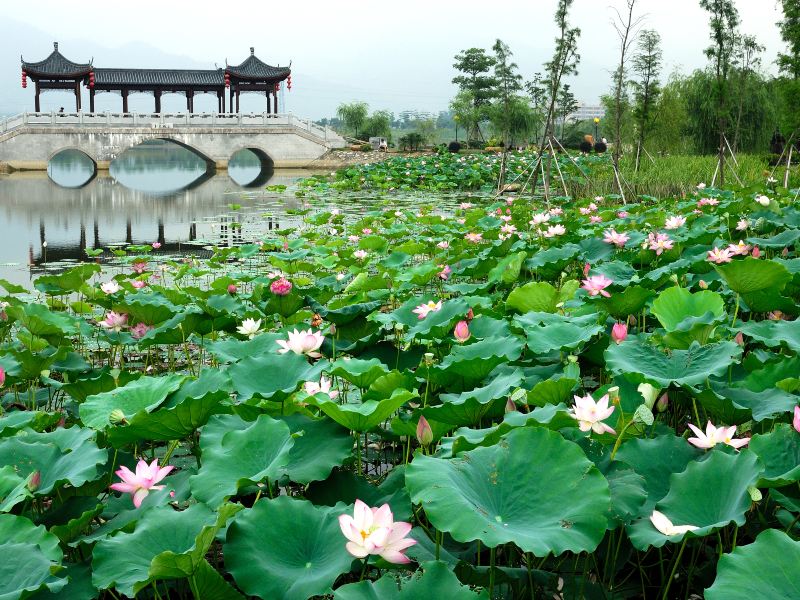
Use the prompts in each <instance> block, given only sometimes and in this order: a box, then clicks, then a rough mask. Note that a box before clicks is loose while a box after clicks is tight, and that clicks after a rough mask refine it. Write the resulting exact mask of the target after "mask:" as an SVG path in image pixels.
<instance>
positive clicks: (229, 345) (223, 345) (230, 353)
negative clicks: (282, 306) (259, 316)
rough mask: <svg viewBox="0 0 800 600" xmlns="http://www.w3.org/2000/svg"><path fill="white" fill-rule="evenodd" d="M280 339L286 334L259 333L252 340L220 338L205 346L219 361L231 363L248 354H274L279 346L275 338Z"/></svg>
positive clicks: (284, 337)
mask: <svg viewBox="0 0 800 600" xmlns="http://www.w3.org/2000/svg"><path fill="white" fill-rule="evenodd" d="M282 339H286V336H284V335H281V334H279V333H260V334H259V335H257V336H255V337H254V338H253V339H252V340H243V341H240V340H232V339H229V340H222V341H216V342H210V343H209V344H208V345H207V346H206V347H207V348H208V351H209V353H210V354H213V355H214V356H216V357H217V358H218V359H219V360H220V361H222V362H229V363H233V362H236V361H239V360H242V359H243V358H247V357H248V356H260V355H262V354H274V353H275V352H276V351H277V350H278V348H279V346H278V344H277V343H276V342H277V340H282Z"/></svg>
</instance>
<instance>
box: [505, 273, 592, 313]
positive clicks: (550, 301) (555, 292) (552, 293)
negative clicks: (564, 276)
mask: <svg viewBox="0 0 800 600" xmlns="http://www.w3.org/2000/svg"><path fill="white" fill-rule="evenodd" d="M579 286H580V283H578V282H577V281H574V280H570V281H566V282H564V284H563V285H562V286H561V289H556V288H555V287H553V286H552V285H551V284H549V283H547V282H546V281H532V282H530V283H526V284H525V285H523V286H522V287H518V288H514V289H513V290H512V291H511V293H510V294H509V295H508V298H506V310H516V311H518V312H521V313H528V312H547V313H554V312H556V311H557V310H558V307H559V305H560V304H563V303H564V302H566V301H567V300H571V299H572V298H573V296H575V292H576V291H577V290H578V287H579Z"/></svg>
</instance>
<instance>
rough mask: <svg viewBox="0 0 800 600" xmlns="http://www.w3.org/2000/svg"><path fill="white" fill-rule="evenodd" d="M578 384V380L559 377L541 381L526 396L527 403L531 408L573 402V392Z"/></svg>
mask: <svg viewBox="0 0 800 600" xmlns="http://www.w3.org/2000/svg"><path fill="white" fill-rule="evenodd" d="M577 384H578V381H577V380H576V379H571V378H569V377H559V378H557V379H545V380H544V381H540V382H539V383H537V384H536V385H534V386H533V388H532V389H531V390H530V391H528V393H527V394H526V402H527V404H529V405H531V406H546V405H548V404H561V403H563V402H569V401H571V400H572V390H573V389H575V386H576V385H577Z"/></svg>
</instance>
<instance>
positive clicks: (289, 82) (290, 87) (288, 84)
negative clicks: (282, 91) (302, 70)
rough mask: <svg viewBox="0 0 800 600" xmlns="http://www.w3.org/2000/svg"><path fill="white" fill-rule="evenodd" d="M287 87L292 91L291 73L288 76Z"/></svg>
mask: <svg viewBox="0 0 800 600" xmlns="http://www.w3.org/2000/svg"><path fill="white" fill-rule="evenodd" d="M286 89H287V90H289V91H290V92H291V91H292V76H291V75H289V76H288V77H287V78H286Z"/></svg>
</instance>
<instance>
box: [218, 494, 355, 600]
mask: <svg viewBox="0 0 800 600" xmlns="http://www.w3.org/2000/svg"><path fill="white" fill-rule="evenodd" d="M346 512H348V510H347V508H346V507H344V506H342V505H337V506H336V507H319V506H314V505H313V504H311V503H310V502H308V501H305V500H296V499H294V498H288V497H286V496H281V497H279V498H275V499H274V500H271V499H266V498H262V499H261V500H260V501H258V502H256V503H255V505H253V507H252V508H250V509H246V510H244V511H242V512H241V513H240V514H239V515H238V516H237V517H236V519H235V520H234V521H233V523H231V525H230V526H229V527H228V532H227V536H226V540H225V546H224V551H225V566H226V568H227V569H228V571H230V573H231V574H232V575H233V578H234V579H235V580H236V584H237V585H238V586H239V588H241V589H242V590H243V591H244V592H245V593H246V594H249V595H251V596H256V597H259V598H283V599H284V600H306V599H307V598H310V597H312V596H317V595H324V594H327V593H330V591H331V586H332V585H333V583H334V582H335V581H336V579H337V577H339V575H341V574H342V573H345V572H347V571H349V570H350V566H351V564H352V562H353V557H352V556H351V555H350V554H348V553H347V551H346V550H345V547H344V545H345V541H346V540H345V538H344V536H343V535H342V532H341V531H340V529H339V522H338V518H337V517H338V516H339V515H340V514H344V513H346Z"/></svg>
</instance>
